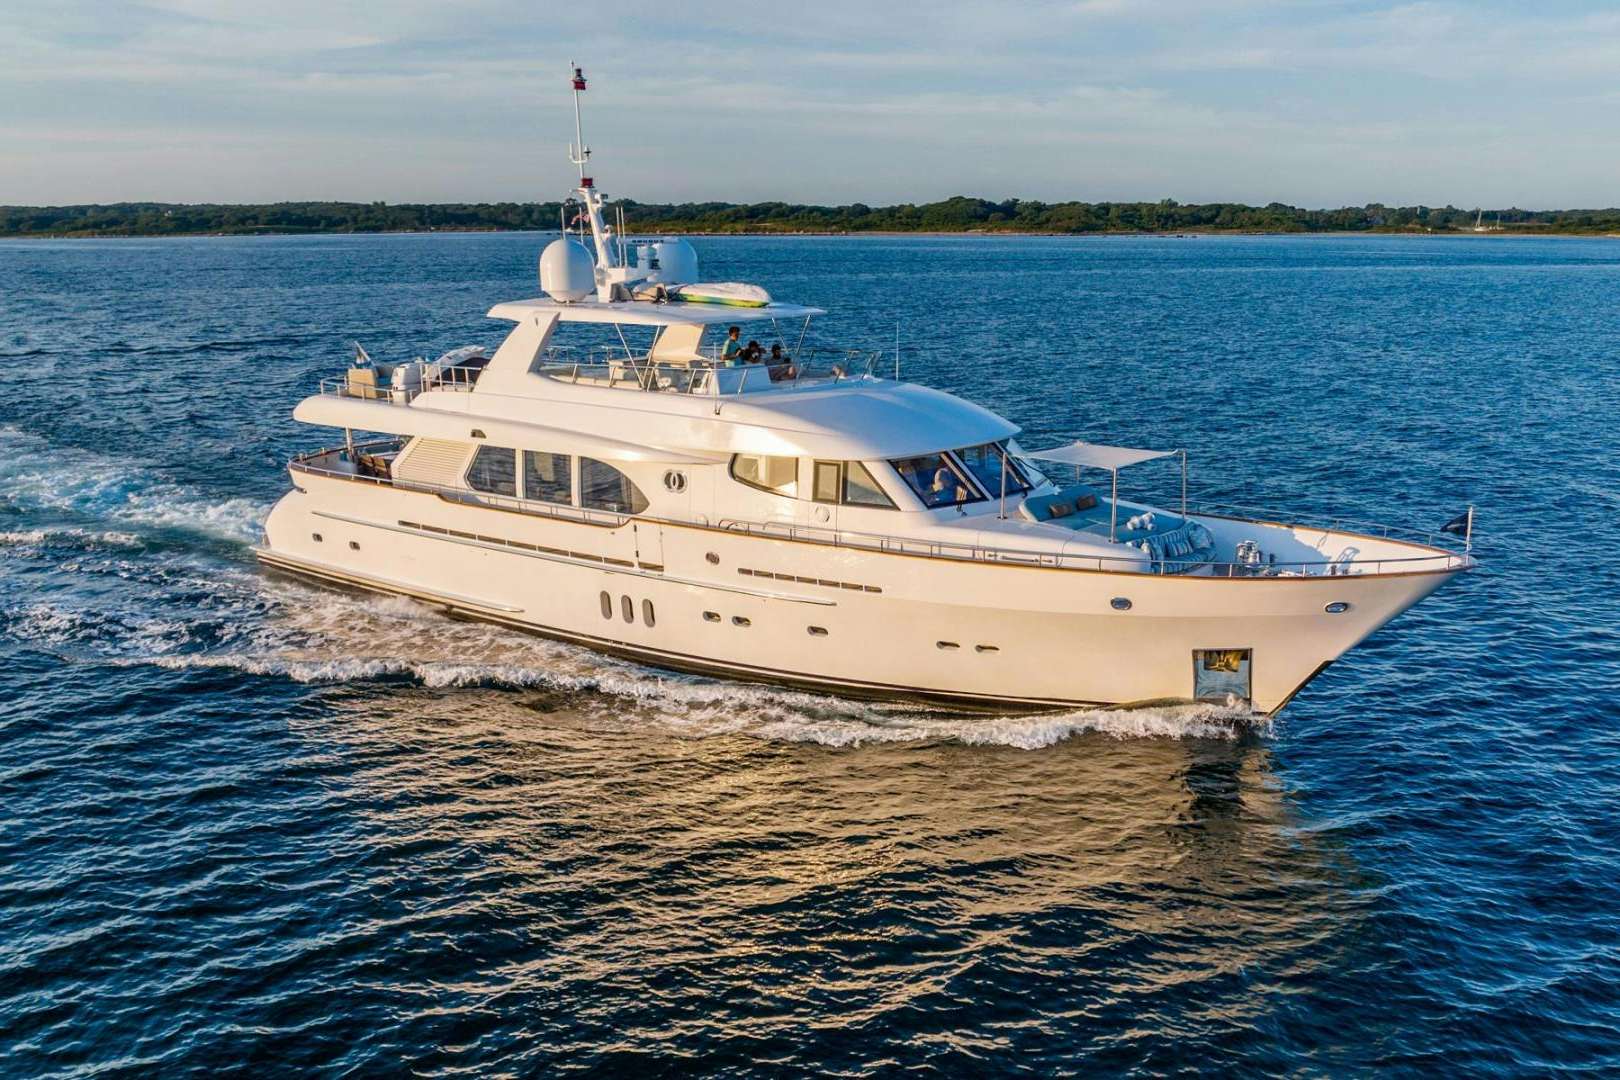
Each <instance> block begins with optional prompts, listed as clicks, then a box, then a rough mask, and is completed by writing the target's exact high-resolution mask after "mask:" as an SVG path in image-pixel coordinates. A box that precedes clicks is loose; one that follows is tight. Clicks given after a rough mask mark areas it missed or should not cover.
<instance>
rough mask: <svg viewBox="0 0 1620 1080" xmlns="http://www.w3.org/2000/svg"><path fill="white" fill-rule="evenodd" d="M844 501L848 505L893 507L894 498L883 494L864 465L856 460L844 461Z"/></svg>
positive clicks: (890, 508) (888, 508) (889, 508)
mask: <svg viewBox="0 0 1620 1080" xmlns="http://www.w3.org/2000/svg"><path fill="white" fill-rule="evenodd" d="M844 502H846V503H848V504H849V505H850V506H881V507H882V508H883V509H885V510H893V509H894V500H893V499H891V498H889V496H888V495H886V494H884V491H883V489H882V488H880V487H878V482H877V481H876V480H874V479H872V474H871V473H870V472H868V471H867V469H866V466H865V465H862V464H861V463H860V462H858V461H846V462H844Z"/></svg>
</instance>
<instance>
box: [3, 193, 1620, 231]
mask: <svg viewBox="0 0 1620 1080" xmlns="http://www.w3.org/2000/svg"><path fill="white" fill-rule="evenodd" d="M620 205H622V206H623V207H624V212H625V216H626V219H627V222H628V224H629V227H630V228H631V230H632V231H634V232H640V233H646V232H695V233H795V232H806V233H843V232H850V233H859V232H1006V233H1111V232H1112V233H1143V232H1146V233H1165V232H1171V233H1173V232H1469V231H1472V230H1473V228H1474V224H1475V220H1476V216H1477V212H1476V211H1474V210H1464V209H1459V208H1458V207H1455V206H1442V207H1431V206H1401V207H1394V206H1383V205H1380V204H1377V203H1372V204H1369V205H1367V206H1347V207H1344V208H1343V209H1339V210H1306V209H1301V208H1300V207H1297V206H1287V205H1284V204H1283V203H1271V204H1269V205H1267V206H1245V205H1243V204H1241V203H1190V204H1183V203H1178V202H1176V201H1175V200H1174V199H1163V200H1161V201H1159V202H1098V203H1086V202H1060V203H1046V202H1039V201H1037V200H1033V199H1006V200H1004V201H1002V202H991V201H990V200H988V199H972V198H968V197H966V196H961V195H959V196H956V197H954V198H950V199H946V200H944V201H943V202H935V203H922V204H913V203H901V204H900V205H898V206H875V207H874V206H867V205H865V204H863V203H852V204H850V205H848V206H805V205H800V204H797V203H782V202H767V203H751V204H747V205H739V204H735V203H718V202H712V203H639V202H635V201H633V200H630V199H625V200H622V202H621V203H620ZM563 212H564V207H563V206H562V205H561V204H559V203H555V202H548V203H515V202H506V203H431V204H428V203H382V202H372V203H344V202H286V203H270V204H266V205H259V206H232V205H213V204H195V205H193V204H180V203H113V204H110V205H96V206H0V236H11V237H16V236H170V235H172V236H183V235H195V234H210V233H223V234H246V233H379V232H428V231H438V230H444V231H476V230H507V229H556V228H557V227H558V222H559V220H560V218H561V215H562V214H563ZM1483 223H1484V225H1485V226H1486V227H1491V228H1494V227H1496V226H1498V225H1500V227H1501V229H1502V231H1503V232H1535V233H1620V209H1608V210H1519V209H1516V208H1515V209H1507V210H1500V211H1498V210H1488V211H1486V212H1485V214H1484V222H1483Z"/></svg>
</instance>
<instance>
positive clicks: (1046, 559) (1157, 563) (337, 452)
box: [290, 440, 1475, 580]
mask: <svg viewBox="0 0 1620 1080" xmlns="http://www.w3.org/2000/svg"><path fill="white" fill-rule="evenodd" d="M399 444H400V443H399V440H379V441H377V442H372V443H366V444H359V445H357V446H356V447H355V449H356V450H357V451H365V452H371V450H372V449H373V448H376V447H379V446H395V447H397V446H398V445H399ZM345 452H346V448H345V447H332V448H328V449H324V450H317V451H313V452H311V453H308V454H301V455H298V456H297V457H294V458H293V460H292V461H291V463H290V467H291V468H292V469H294V470H295V471H297V472H303V473H309V474H313V475H317V476H325V477H330V478H333V479H339V480H353V481H359V482H362V483H369V484H375V485H379V486H390V487H396V488H399V489H400V490H404V491H415V492H423V493H426V494H432V495H437V496H439V497H441V498H444V499H446V500H448V501H451V502H457V503H462V504H465V505H473V506H497V507H500V508H502V509H507V510H515V511H518V512H520V513H525V514H532V515H535V516H538V517H546V518H553V519H557V520H565V521H572V522H575V523H578V524H589V525H599V526H609V527H617V526H621V525H623V524H625V523H626V522H628V521H630V520H632V518H633V519H634V520H637V521H646V522H651V523H656V524H661V525H670V526H679V527H682V528H697V529H719V530H721V531H724V532H733V533H742V534H745V535H750V536H759V537H761V538H767V539H777V540H797V541H808V542H812V543H817V544H824V545H828V546H832V547H843V548H853V549H858V550H864V551H876V552H881V553H885V554H894V555H909V556H914V557H921V558H932V559H947V560H951V561H955V562H977V563H998V564H1006V565H1016V566H1040V567H1046V568H1048V569H1058V570H1090V571H1100V572H1104V573H1117V574H1138V575H1141V574H1147V575H1182V574H1185V573H1187V572H1189V570H1191V569H1198V570H1203V569H1205V568H1207V569H1208V572H1209V574H1212V575H1214V576H1218V577H1226V578H1234V579H1250V580H1267V579H1277V578H1287V577H1302V576H1303V577H1336V576H1365V575H1369V574H1395V573H1422V572H1437V571H1443V570H1466V569H1469V568H1470V567H1472V566H1473V565H1475V561H1474V559H1473V558H1472V557H1471V556H1470V555H1469V554H1467V553H1466V552H1460V551H1447V550H1443V549H1442V548H1440V547H1438V546H1436V545H1434V544H1424V545H1421V546H1424V547H1427V548H1429V551H1428V552H1427V553H1425V554H1420V555H1410V556H1400V557H1391V558H1372V559H1363V558H1350V559H1309V560H1288V561H1278V562H1275V563H1264V564H1261V565H1252V564H1249V563H1243V562H1232V561H1219V560H1210V561H1204V560H1196V559H1157V560H1154V559H1147V558H1132V557H1129V556H1111V555H1075V554H1068V553H1063V552H1054V551H1040V550H1033V549H1026V548H1014V547H992V546H987V545H983V544H966V543H955V542H952V541H947V540H938V539H926V538H921V537H914V536H902V535H898V534H891V533H868V532H860V531H855V530H849V529H829V528H826V527H824V526H816V525H801V524H797V523H790V522H762V521H744V520H740V519H721V520H720V521H719V522H718V523H717V524H715V525H709V524H706V523H702V522H696V521H685V520H680V519H675V518H660V517H657V516H654V515H651V514H636V515H632V514H625V513H618V512H616V511H608V510H593V509H589V508H585V507H578V506H564V505H559V504H556V503H541V502H533V501H530V500H526V499H519V498H514V497H510V496H505V495H494V494H489V493H486V492H481V491H472V490H470V489H467V488H455V487H445V486H441V485H437V484H426V483H418V482H415V481H400V480H396V479H394V478H393V477H392V476H388V477H377V476H366V475H360V474H358V473H356V472H354V471H352V470H350V469H334V468H329V467H326V466H324V465H321V464H318V462H319V460H320V459H321V458H323V457H332V456H336V457H340V458H341V457H342V455H344V454H345ZM1229 509H1230V508H1223V510H1229ZM1189 516H1191V517H1194V518H1197V517H1199V516H1204V517H1209V518H1220V519H1225V520H1228V521H1241V522H1248V523H1252V524H1255V525H1265V526H1272V527H1284V528H1302V529H1306V530H1309V531H1316V530H1319V529H1325V530H1326V531H1333V532H1338V531H1341V530H1338V529H1333V528H1329V527H1325V526H1318V525H1314V524H1300V523H1297V522H1285V521H1281V520H1278V519H1276V518H1275V517H1266V516H1260V515H1238V514H1233V513H1225V512H1223V513H1213V512H1212V513H1204V512H1203V511H1192V512H1191V513H1190V514H1189ZM1362 524H1371V523H1362ZM1375 527H1376V528H1381V529H1385V530H1387V531H1386V533H1385V534H1383V535H1385V536H1387V538H1389V539H1391V540H1393V541H1395V542H1397V543H1405V544H1411V545H1414V546H1418V545H1417V542H1415V541H1411V540H1403V539H1400V538H1399V537H1398V536H1397V535H1396V534H1398V533H1400V532H1409V531H1411V530H1402V529H1399V528H1398V527H1395V526H1375ZM1352 535H1368V536H1371V535H1378V534H1376V533H1352Z"/></svg>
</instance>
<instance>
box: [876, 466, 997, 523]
mask: <svg viewBox="0 0 1620 1080" xmlns="http://www.w3.org/2000/svg"><path fill="white" fill-rule="evenodd" d="M889 464H891V465H893V466H894V468H895V471H896V472H898V473H899V474H900V476H901V478H902V479H904V480H905V482H906V483H907V484H908V485H910V487H911V490H912V491H915V492H916V493H917V498H919V499H921V500H922V501H923V505H924V506H926V507H928V508H929V509H933V508H934V507H936V506H959V505H961V504H963V503H971V502H979V501H981V500H982V499H983V498H984V496H982V495H980V494H978V492H976V491H974V490H973V483H972V481H970V480H969V479H968V478H967V476H966V475H964V474H963V473H962V471H961V470H960V469H958V468H957V467H956V466H955V465H953V464H952V463H951V459H950V458H948V457H946V456H945V455H944V454H922V455H920V456H918V457H912V458H899V459H897V460H895V461H891V462H890V463H889Z"/></svg>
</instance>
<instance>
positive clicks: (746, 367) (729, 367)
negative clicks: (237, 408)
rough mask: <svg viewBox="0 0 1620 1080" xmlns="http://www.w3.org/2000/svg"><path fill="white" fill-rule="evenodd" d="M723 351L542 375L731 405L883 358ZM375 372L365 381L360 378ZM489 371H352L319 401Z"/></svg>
mask: <svg viewBox="0 0 1620 1080" xmlns="http://www.w3.org/2000/svg"><path fill="white" fill-rule="evenodd" d="M718 355H719V354H718V350H717V349H713V348H710V349H707V350H704V351H703V352H702V353H700V355H699V358H698V359H697V360H695V361H693V362H691V363H680V364H673V363H668V362H655V361H653V360H651V359H650V358H649V356H647V355H646V354H642V355H628V356H627V355H624V354H622V353H620V354H617V355H615V354H613V353H612V352H610V351H609V350H606V349H589V350H580V349H574V348H571V347H569V346H556V347H553V348H549V349H547V350H546V351H545V353H544V355H543V357H542V359H541V361H540V364H539V366H538V367H537V368H536V371H537V373H538V374H541V375H545V376H548V377H550V378H553V379H557V380H559V381H561V382H569V383H589V384H592V385H597V386H608V387H614V388H618V389H630V390H644V391H662V392H673V393H679V394H696V395H702V396H709V397H729V396H735V395H739V394H749V393H756V392H760V391H768V390H792V389H799V388H803V387H809V386H820V385H826V384H828V383H839V382H845V381H849V380H856V379H870V378H872V377H873V373H874V371H875V369H876V367H877V364H878V361H879V359H880V357H881V354H880V353H877V352H866V351H862V350H848V351H834V350H817V349H807V350H804V351H803V352H802V353H801V356H800V357H799V358H788V359H786V360H785V361H783V362H781V363H775V364H773V363H770V362H769V361H762V362H760V363H757V364H725V363H722V362H721V361H720V360H719V358H718ZM362 371H363V372H369V373H370V374H369V375H367V376H364V377H361V376H358V375H357V374H356V372H362ZM483 371H484V367H483V366H482V365H480V366H476V367H475V366H470V365H465V364H460V365H448V366H444V367H439V366H437V365H433V364H429V365H428V366H427V367H426V368H425V369H424V370H423V372H422V376H421V380H420V382H417V383H415V384H410V385H405V386H398V387H396V386H394V385H393V384H392V381H391V379H390V380H385V381H382V382H377V381H375V380H376V379H377V377H378V375H377V371H376V369H375V368H351V369H350V370H349V371H348V372H346V373H345V374H344V375H343V376H342V377H340V378H326V379H322V380H320V393H322V394H328V395H333V396H337V397H351V398H361V399H364V400H368V401H387V402H392V403H394V404H398V405H408V404H410V402H411V401H412V400H414V399H415V398H416V396H417V395H418V394H421V393H424V392H426V391H428V390H446V391H452V392H463V393H465V392H467V391H470V390H472V389H473V388H474V387H475V386H476V385H477V383H478V379H479V376H480V375H481V374H482V373H483Z"/></svg>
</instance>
